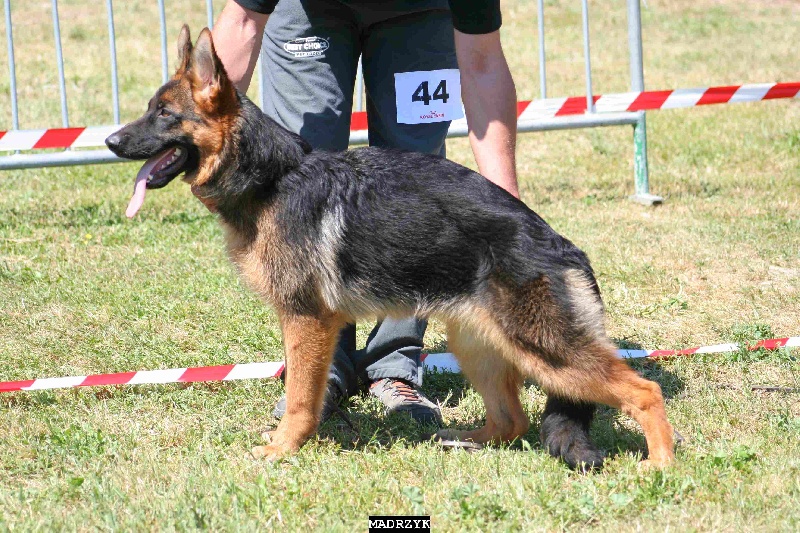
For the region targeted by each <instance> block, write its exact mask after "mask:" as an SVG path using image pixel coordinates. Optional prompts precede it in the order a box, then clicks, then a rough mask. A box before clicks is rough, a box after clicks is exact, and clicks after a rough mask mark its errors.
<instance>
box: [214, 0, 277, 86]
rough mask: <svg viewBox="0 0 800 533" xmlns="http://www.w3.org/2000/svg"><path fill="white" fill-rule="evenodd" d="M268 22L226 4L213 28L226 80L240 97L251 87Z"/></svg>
mask: <svg viewBox="0 0 800 533" xmlns="http://www.w3.org/2000/svg"><path fill="white" fill-rule="evenodd" d="M268 18H269V15H263V14H261V13H256V12H255V11H250V10H249V9H245V8H243V7H241V6H240V5H239V4H237V3H236V2H233V1H232V0H229V1H228V3H226V4H225V7H224V8H223V9H222V13H220V15H219V19H217V23H216V24H215V25H214V30H213V31H212V35H213V38H214V48H215V49H216V52H217V55H218V56H219V58H220V59H221V60H222V64H223V65H224V66H225V72H227V74H228V77H229V78H230V79H231V81H232V82H233V84H234V85H235V86H236V88H237V89H239V91H240V92H242V93H246V92H247V88H248V87H249V86H250V80H251V78H252V77H253V69H254V68H255V65H256V60H257V59H258V52H259V50H260V49H261V38H262V35H263V34H264V26H265V25H266V24H267V19H268Z"/></svg>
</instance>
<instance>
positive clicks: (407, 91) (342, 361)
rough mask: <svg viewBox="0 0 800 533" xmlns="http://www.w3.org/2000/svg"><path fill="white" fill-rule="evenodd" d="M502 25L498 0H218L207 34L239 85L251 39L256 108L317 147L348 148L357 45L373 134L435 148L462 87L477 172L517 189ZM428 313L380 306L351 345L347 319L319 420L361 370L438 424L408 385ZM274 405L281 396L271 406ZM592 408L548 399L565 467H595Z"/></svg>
mask: <svg viewBox="0 0 800 533" xmlns="http://www.w3.org/2000/svg"><path fill="white" fill-rule="evenodd" d="M451 10H452V11H451ZM500 25H501V15H500V6H499V0H484V1H479V2H466V1H463V0H461V1H459V0H450V2H449V3H448V1H447V0H426V1H414V0H393V1H391V2H379V3H375V2H366V1H352V2H340V1H326V0H280V2H279V1H278V0H228V2H227V3H226V5H225V7H224V9H223V11H222V13H221V15H220V17H219V20H218V21H217V24H216V26H215V27H214V30H213V37H214V43H215V48H216V50H217V53H218V55H219V57H220V59H221V60H222V62H223V64H224V66H225V69H226V72H227V73H228V76H229V77H230V79H231V80H232V81H233V82H234V84H235V85H236V87H237V89H239V91H241V92H242V93H244V92H246V91H247V88H248V87H249V85H250V80H251V78H252V74H253V69H254V67H255V63H256V60H257V58H258V53H259V49H260V48H261V47H262V46H263V50H264V52H265V56H266V59H267V61H266V65H265V66H266V70H265V73H266V75H265V76H264V80H263V81H264V87H263V88H262V90H263V91H264V92H265V94H267V95H269V98H268V99H267V103H266V109H264V112H265V113H266V114H267V115H268V116H270V117H271V118H272V119H274V120H275V121H277V122H278V123H279V124H281V125H283V126H285V127H286V128H287V129H289V130H291V131H294V132H296V133H299V134H300V135H301V136H302V137H304V138H305V139H306V140H307V141H308V142H309V143H310V144H311V145H312V146H313V147H314V148H315V149H322V150H346V149H347V147H348V142H349V136H350V119H351V112H352V107H353V91H354V85H355V78H356V70H357V68H358V59H359V56H361V57H362V63H363V72H364V82H365V85H366V96H367V122H368V129H369V144H370V145H372V146H379V147H384V148H397V149H404V150H411V151H417V152H427V153H432V154H438V155H441V156H444V155H445V139H446V135H447V130H448V127H449V125H450V121H451V120H455V119H458V118H461V117H462V105H461V100H462V97H463V104H464V105H463V108H464V109H465V110H466V114H467V117H468V123H469V126H470V132H469V139H470V144H471V147H472V150H473V153H474V155H475V159H476V162H477V164H478V168H479V171H480V173H481V174H483V175H484V176H486V177H487V178H488V179H489V180H491V181H493V182H494V183H496V184H497V185H499V186H500V187H502V188H504V189H506V190H507V191H508V192H509V193H511V194H513V195H514V196H516V197H519V191H518V185H517V178H516V163H515V155H514V150H515V147H516V117H517V116H516V90H515V87H514V82H513V79H512V77H511V73H510V71H509V69H508V64H507V63H506V60H505V56H504V54H503V50H502V47H501V44H500V35H499V28H500ZM454 29H455V31H454ZM262 38H263V44H262ZM459 68H460V76H459ZM403 208H404V209H406V210H407V209H409V208H412V209H413V206H410V207H409V206H403ZM409 260H412V261H424V258H409ZM426 326H427V323H426V321H425V320H420V319H416V318H408V319H390V318H387V319H385V320H383V321H382V322H379V323H378V324H377V325H376V326H375V328H374V329H373V330H372V332H371V333H370V335H369V338H368V340H367V344H366V347H365V348H364V349H363V350H356V339H355V333H356V330H355V326H354V325H350V326H348V327H346V328H345V329H344V330H343V331H342V333H341V336H340V341H339V345H338V347H337V349H336V353H335V355H334V361H333V365H332V368H331V373H330V381H329V386H328V392H327V394H326V401H325V408H324V411H323V420H324V419H326V418H327V417H329V416H330V414H331V412H332V411H333V410H334V408H335V406H336V405H338V403H339V402H340V401H341V399H342V398H344V397H349V396H351V395H353V394H355V393H356V392H357V388H358V381H359V379H361V380H364V381H366V382H367V383H369V384H370V386H369V390H370V393H371V394H373V395H374V396H377V397H378V398H379V399H380V400H381V401H382V402H383V403H384V404H385V405H386V406H387V411H388V412H406V413H408V414H410V415H411V417H412V418H413V419H415V420H417V421H420V422H436V423H440V422H441V413H440V411H439V408H438V406H436V405H435V404H434V403H433V402H431V401H430V400H428V399H427V398H426V397H425V396H424V395H423V394H422V393H421V392H420V391H419V386H420V385H421V383H422V365H421V361H420V356H421V351H422V346H423V343H422V338H423V335H424V332H425V328H426ZM284 411H285V397H284V398H282V399H281V401H279V402H278V405H277V406H276V408H275V416H276V417H278V418H280V417H281V416H282V415H283V413H284ZM593 411H594V407H593V406H589V405H575V404H571V403H567V402H563V401H561V400H557V399H554V398H550V399H549V400H548V405H547V406H546V409H545V415H544V417H543V421H542V427H543V428H551V427H552V429H553V431H552V434H553V437H552V438H550V437H549V436H548V435H545V434H543V435H542V437H543V440H545V442H546V445H547V446H548V448H549V449H550V452H551V453H552V454H553V455H556V456H559V455H560V456H562V457H563V458H564V459H565V460H566V461H567V462H568V463H570V464H571V465H573V466H574V464H573V463H576V464H577V463H580V462H581V461H582V462H584V463H587V464H596V465H598V466H599V463H601V462H602V455H600V452H599V451H597V450H596V449H594V448H593V446H592V445H591V444H590V442H589V440H588V433H587V428H588V424H589V421H590V420H591V418H592V415H593ZM548 417H550V423H548V421H547V419H548ZM558 429H561V430H560V431H556V430H558ZM564 429H566V431H564ZM548 439H549V440H548ZM576 443H577V444H578V445H577V446H575V444H576ZM573 449H574V450H573ZM567 450H573V451H571V452H570V451H567ZM570 453H571V454H572V456H570V455H569V454H570Z"/></svg>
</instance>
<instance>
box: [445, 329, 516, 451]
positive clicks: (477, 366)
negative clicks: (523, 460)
mask: <svg viewBox="0 0 800 533" xmlns="http://www.w3.org/2000/svg"><path fill="white" fill-rule="evenodd" d="M447 343H448V348H449V349H450V350H451V351H452V352H453V353H454V354H455V355H456V357H457V358H458V362H459V365H460V366H461V371H462V372H463V373H464V375H465V376H466V378H467V379H468V380H469V381H470V383H471V384H472V386H473V387H474V388H475V390H476V391H478V393H479V394H480V395H481V396H482V397H483V402H484V404H485V405H486V425H484V426H483V427H482V428H479V429H476V430H471V431H459V430H453V429H443V430H440V431H438V432H437V433H436V437H438V438H441V439H445V440H458V441H470V442H476V443H479V444H484V443H487V442H494V443H499V442H509V441H512V440H514V439H516V438H519V437H522V436H523V435H525V434H526V433H527V432H528V427H529V426H530V420H529V419H528V415H527V414H526V413H525V411H524V410H523V409H522V404H521V403H520V398H519V395H520V389H521V387H522V375H521V374H520V372H519V371H518V370H517V369H516V368H515V367H514V366H513V365H511V364H510V363H509V362H507V361H506V360H505V359H504V358H503V357H502V355H501V354H500V352H499V351H498V348H497V347H495V346H492V345H491V343H490V342H488V341H487V339H485V338H482V337H481V336H479V335H478V334H476V332H474V331H473V330H471V329H469V328H466V327H463V326H461V325H457V324H449V325H448V327H447Z"/></svg>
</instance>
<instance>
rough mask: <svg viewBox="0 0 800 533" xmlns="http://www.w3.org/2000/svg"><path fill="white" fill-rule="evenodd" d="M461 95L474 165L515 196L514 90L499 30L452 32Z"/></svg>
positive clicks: (515, 115) (515, 124)
mask: <svg viewBox="0 0 800 533" xmlns="http://www.w3.org/2000/svg"><path fill="white" fill-rule="evenodd" d="M455 39H456V51H457V53H458V63H459V69H460V70H461V96H462V99H463V101H464V109H465V111H466V114H467V121H468V123H469V140H470V144H471V146H472V152H473V153H474V155H475V161H476V162H477V164H478V170H479V171H480V173H481V174H483V175H484V176H486V177H487V178H488V179H489V180H491V181H492V182H494V183H496V184H497V185H499V186H500V187H502V188H504V189H505V190H507V191H508V192H510V193H511V194H513V195H514V196H516V197H519V188H518V185H517V172H516V159H515V149H516V142H517V104H516V102H517V93H516V89H515V87H514V80H513V79H512V78H511V73H510V72H509V70H508V64H507V63H506V60H505V56H504V55H503V51H502V48H501V47H500V38H499V34H497V33H496V32H495V33H494V34H488V35H467V34H463V33H460V32H458V31H456V32H455Z"/></svg>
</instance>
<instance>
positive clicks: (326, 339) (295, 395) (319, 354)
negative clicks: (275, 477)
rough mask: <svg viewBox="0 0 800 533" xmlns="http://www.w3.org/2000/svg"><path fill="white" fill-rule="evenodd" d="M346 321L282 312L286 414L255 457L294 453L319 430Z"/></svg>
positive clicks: (329, 316)
mask: <svg viewBox="0 0 800 533" xmlns="http://www.w3.org/2000/svg"><path fill="white" fill-rule="evenodd" d="M343 325H344V320H342V319H340V317H338V316H337V315H333V314H328V315H325V316H321V317H320V316H309V315H281V329H282V330H283V343H284V347H285V350H286V414H285V415H284V416H283V418H282V419H281V422H280V424H278V427H277V429H276V430H275V431H273V432H271V433H269V434H265V437H266V438H268V439H269V444H268V445H266V446H256V447H255V448H253V450H252V454H253V456H254V457H255V458H257V459H258V458H261V457H263V458H266V459H269V460H276V459H279V458H281V457H283V456H285V455H289V454H292V453H294V452H296V451H297V450H299V449H300V446H302V445H303V443H304V442H305V441H306V440H307V439H308V438H309V437H310V436H311V435H313V434H314V432H316V430H317V426H318V425H319V420H320V415H321V413H322V403H323V401H324V399H325V388H326V384H327V381H328V370H329V368H330V364H331V360H332V359H333V350H334V348H335V346H336V341H337V339H338V335H339V330H340V329H341V327H342V326H343Z"/></svg>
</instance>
